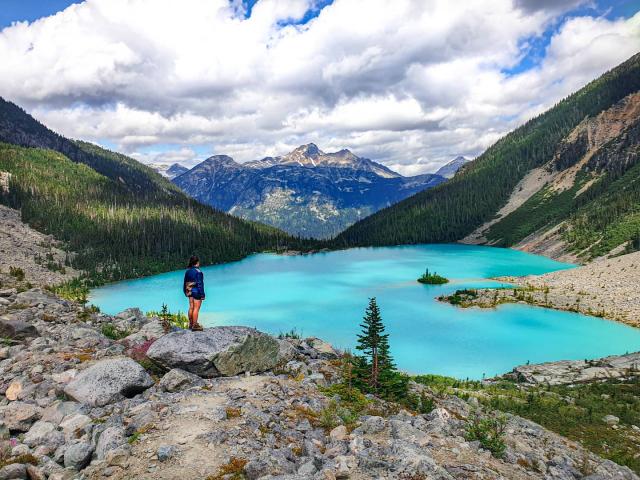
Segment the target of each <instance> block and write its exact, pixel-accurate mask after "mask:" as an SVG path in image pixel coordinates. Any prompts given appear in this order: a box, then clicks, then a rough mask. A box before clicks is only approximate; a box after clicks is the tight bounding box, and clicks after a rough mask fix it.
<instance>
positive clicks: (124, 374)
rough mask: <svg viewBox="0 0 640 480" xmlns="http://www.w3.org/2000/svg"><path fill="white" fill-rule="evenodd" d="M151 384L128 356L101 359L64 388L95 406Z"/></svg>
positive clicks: (125, 395)
mask: <svg viewBox="0 0 640 480" xmlns="http://www.w3.org/2000/svg"><path fill="white" fill-rule="evenodd" d="M152 385H153V379H152V378H151V377H150V376H149V374H148V373H147V372H146V371H145V369H144V368H142V367H141V366H140V364H139V363H137V362H135V361H133V360H131V359H130V358H115V359H110V360H102V361H100V362H98V363H96V364H94V365H92V366H91V367H89V368H87V369H86V370H83V371H82V372H80V373H79V374H78V375H77V376H76V377H75V378H74V379H73V380H72V381H71V382H70V383H69V384H68V385H67V386H66V387H65V389H64V393H66V394H67V395H68V396H69V397H70V398H72V399H74V400H76V401H78V402H82V403H85V404H88V405H91V406H94V407H102V406H105V405H107V404H109V403H113V402H117V401H119V400H123V399H124V398H131V397H133V396H135V395H137V394H138V393H141V392H143V391H144V390H146V389H147V388H149V387H151V386H152Z"/></svg>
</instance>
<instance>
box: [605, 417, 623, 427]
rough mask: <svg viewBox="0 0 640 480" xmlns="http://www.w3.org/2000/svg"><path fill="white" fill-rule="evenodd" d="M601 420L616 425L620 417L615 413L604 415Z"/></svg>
mask: <svg viewBox="0 0 640 480" xmlns="http://www.w3.org/2000/svg"><path fill="white" fill-rule="evenodd" d="M602 421H603V422H604V423H606V424H607V425H617V424H618V423H620V419H619V418H618V417H616V416H615V415H605V416H604V417H603V418H602Z"/></svg>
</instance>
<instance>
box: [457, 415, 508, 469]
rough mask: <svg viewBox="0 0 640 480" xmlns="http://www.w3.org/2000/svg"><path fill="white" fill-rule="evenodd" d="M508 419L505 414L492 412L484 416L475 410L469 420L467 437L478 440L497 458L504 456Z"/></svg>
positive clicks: (467, 438) (468, 439)
mask: <svg viewBox="0 0 640 480" xmlns="http://www.w3.org/2000/svg"><path fill="white" fill-rule="evenodd" d="M506 425H507V419H506V418H505V417H504V416H503V415H499V414H491V415H488V416H486V417H482V416H481V415H480V414H479V413H478V412H477V411H476V412H473V413H472V414H471V416H470V417H469V419H468V421H467V429H466V433H465V439H466V440H467V441H470V442H472V441H474V440H477V441H479V442H480V445H482V448H484V449H486V450H489V451H490V452H491V454H492V455H493V456H494V457H496V458H502V457H503V456H504V452H505V450H506V448H507V446H506V445H505V443H504V431H505V428H506Z"/></svg>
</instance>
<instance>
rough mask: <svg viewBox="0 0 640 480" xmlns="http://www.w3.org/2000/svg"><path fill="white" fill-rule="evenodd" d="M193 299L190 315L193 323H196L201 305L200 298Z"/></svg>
mask: <svg viewBox="0 0 640 480" xmlns="http://www.w3.org/2000/svg"><path fill="white" fill-rule="evenodd" d="M192 300H193V313H192V314H191V317H192V318H193V325H197V324H198V316H199V315H200V307H201V306H202V300H195V299H192Z"/></svg>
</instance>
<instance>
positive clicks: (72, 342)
mask: <svg viewBox="0 0 640 480" xmlns="http://www.w3.org/2000/svg"><path fill="white" fill-rule="evenodd" d="M0 298H2V299H3V302H2V304H1V305H0V336H2V338H3V342H4V344H5V346H3V347H1V348H0V359H1V360H0V394H2V397H1V400H0V421H1V425H0V439H1V440H0V443H1V445H0V466H1V468H0V480H7V479H32V480H36V479H38V480H39V479H46V478H48V479H52V480H63V479H76V478H79V479H102V478H114V479H131V478H136V479H175V478H180V479H203V478H204V479H221V478H247V479H257V478H262V479H273V478H280V479H334V478H353V479H366V478H389V479H391V478H394V479H395V478H398V479H498V478H503V479H536V478H539V479H542V478H545V479H567V480H569V479H580V478H585V479H591V480H595V479H638V477H637V476H636V475H635V474H634V473H632V472H631V471H630V470H629V469H628V468H626V467H620V466H618V465H616V464H615V463H613V462H611V461H608V460H603V459H602V458H600V457H598V456H596V455H594V454H592V453H590V452H588V451H586V450H585V449H583V448H582V447H581V446H579V445H578V444H575V443H573V442H570V441H568V440H566V439H564V438H563V437H560V436H558V435H556V434H554V433H551V432H549V431H547V430H545V429H544V428H542V427H540V426H539V425H537V424H535V423H533V422H530V421H527V420H524V419H522V418H519V417H516V416H507V423H506V427H505V442H506V445H507V446H506V451H505V453H504V456H503V457H502V458H495V457H494V456H492V454H491V453H490V452H489V451H487V450H484V449H483V448H482V447H481V445H480V444H479V442H477V441H467V440H465V438H464V437H465V432H466V430H467V426H468V422H469V419H470V418H471V417H472V416H474V415H479V416H480V418H490V417H492V415H493V413H492V412H489V411H486V410H482V409H481V407H480V406H479V405H478V403H477V401H474V400H473V399H471V400H470V401H469V402H466V401H464V400H462V399H460V398H458V397H456V396H450V395H446V394H437V393H435V392H433V391H431V390H429V389H428V388H426V387H423V386H420V385H417V384H414V385H413V386H412V388H413V389H414V390H415V391H416V392H417V393H421V394H423V395H425V396H427V397H428V398H430V399H432V401H433V409H432V410H431V411H430V413H427V414H417V413H415V412H409V411H406V410H403V409H401V408H399V407H398V406H397V405H393V404H389V403H386V402H382V401H380V400H377V399H374V398H369V399H368V400H367V406H366V409H365V411H363V413H361V414H359V415H358V416H356V417H355V418H348V415H347V413H348V412H347V411H346V410H342V406H341V405H342V403H341V399H340V398H337V397H333V398H330V396H329V394H328V393H324V392H326V390H325V389H324V387H326V386H328V385H333V384H336V383H337V382H339V381H340V368H339V363H340V362H339V360H338V353H337V352H335V351H334V350H333V349H332V348H331V347H330V346H329V345H327V344H326V343H324V342H322V341H320V340H317V339H306V340H298V339H285V340H280V339H275V338H273V337H270V336H268V335H265V334H263V333H260V332H258V331H256V330H253V329H248V328H243V327H217V328H211V329H206V330H205V331H204V332H194V333H192V332H185V331H174V332H171V333H168V334H166V333H165V329H164V328H163V324H162V322H161V321H160V320H159V319H157V318H148V317H145V316H144V315H142V314H141V313H140V312H139V311H137V310H128V311H125V312H123V313H122V314H119V315H117V316H115V317H111V316H107V315H103V314H100V313H97V312H93V311H91V310H86V309H84V308H83V307H81V306H79V305H77V304H73V303H70V302H67V301H65V300H61V299H59V298H56V297H54V296H52V295H50V294H48V293H46V292H44V291H42V290H39V289H31V290H27V291H24V292H21V293H18V292H17V291H16V290H15V289H4V290H2V291H0ZM114 331H116V332H126V333H127V334H128V335H127V336H126V337H124V338H121V339H120V340H113V339H111V338H108V337H107V336H105V335H104V334H103V333H104V332H114ZM110 336H114V335H110Z"/></svg>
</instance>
